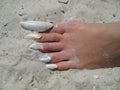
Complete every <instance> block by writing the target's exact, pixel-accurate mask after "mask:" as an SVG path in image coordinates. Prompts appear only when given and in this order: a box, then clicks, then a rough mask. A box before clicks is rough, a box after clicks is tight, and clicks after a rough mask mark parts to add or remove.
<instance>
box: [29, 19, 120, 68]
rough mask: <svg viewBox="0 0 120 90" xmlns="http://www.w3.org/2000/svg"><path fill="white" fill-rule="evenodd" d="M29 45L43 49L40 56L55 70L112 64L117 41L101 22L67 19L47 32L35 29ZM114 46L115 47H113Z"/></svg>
mask: <svg viewBox="0 0 120 90" xmlns="http://www.w3.org/2000/svg"><path fill="white" fill-rule="evenodd" d="M36 36H37V38H35V39H34V40H35V41H36V43H34V44H32V45H31V46H30V47H31V48H33V49H37V50H38V49H39V50H40V51H42V52H44V53H46V54H45V55H44V56H43V57H41V58H40V60H41V61H43V62H45V63H47V65H46V67H47V68H50V69H57V70H67V69H84V68H103V67H112V66H114V63H113V62H112V61H113V59H117V58H114V57H112V56H113V55H114V54H113V53H112V52H114V51H116V49H117V47H119V44H117V43H116V44H115V41H116V40H115V38H116V37H114V36H113V37H111V33H109V32H108V30H106V27H105V25H104V24H100V23H99V24H98V23H96V24H95V23H81V22H79V21H70V22H67V23H56V24H54V27H53V29H52V30H51V31H50V32H49V33H46V32H44V33H37V34H36ZM114 46H115V47H114Z"/></svg>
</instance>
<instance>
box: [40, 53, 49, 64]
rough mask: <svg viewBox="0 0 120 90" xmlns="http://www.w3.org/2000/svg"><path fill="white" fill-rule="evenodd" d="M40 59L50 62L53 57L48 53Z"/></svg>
mask: <svg viewBox="0 0 120 90" xmlns="http://www.w3.org/2000/svg"><path fill="white" fill-rule="evenodd" d="M39 59H40V61H42V62H45V63H48V62H50V60H51V57H50V56H49V55H48V54H45V55H43V56H42V57H40V58H39Z"/></svg>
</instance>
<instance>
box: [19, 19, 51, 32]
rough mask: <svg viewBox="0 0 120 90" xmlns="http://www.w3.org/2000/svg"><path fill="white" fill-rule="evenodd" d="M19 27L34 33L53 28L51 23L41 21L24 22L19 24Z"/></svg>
mask: <svg viewBox="0 0 120 90" xmlns="http://www.w3.org/2000/svg"><path fill="white" fill-rule="evenodd" d="M20 25H21V26H22V27H23V28H24V29H26V30H30V31H34V32H43V31H46V30H49V29H50V28H52V27H53V24H52V23H49V22H42V21H25V22H20Z"/></svg>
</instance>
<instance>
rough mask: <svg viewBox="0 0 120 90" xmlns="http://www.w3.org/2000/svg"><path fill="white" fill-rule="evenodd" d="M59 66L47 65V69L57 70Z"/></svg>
mask: <svg viewBox="0 0 120 90" xmlns="http://www.w3.org/2000/svg"><path fill="white" fill-rule="evenodd" d="M57 67H58V66H57V65H56V64H46V68H48V69H56V68H57Z"/></svg>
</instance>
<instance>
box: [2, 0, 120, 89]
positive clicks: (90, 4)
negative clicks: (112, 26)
mask: <svg viewBox="0 0 120 90" xmlns="http://www.w3.org/2000/svg"><path fill="white" fill-rule="evenodd" d="M62 1H64V0H62ZM65 1H67V0H65ZM26 20H37V21H53V22H65V21H70V20H80V21H81V22H100V23H105V22H117V21H120V0H68V2H67V3H62V2H60V0H0V90H120V67H114V68H106V69H96V70H68V71H50V70H48V69H46V67H45V64H44V63H42V62H40V61H39V59H38V58H39V57H40V56H41V55H42V53H40V52H39V51H34V50H31V49H30V48H29V45H30V44H31V43H32V42H33V41H31V40H28V39H25V38H24V36H25V35H26V34H28V33H30V32H29V31H25V30H23V29H22V28H21V27H20V25H19V22H21V21H26Z"/></svg>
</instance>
